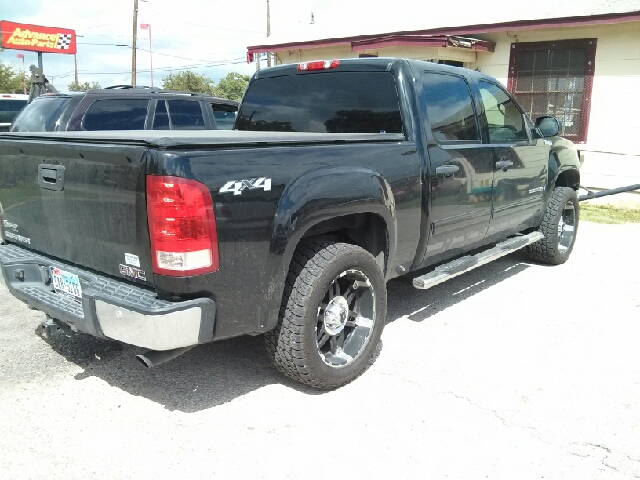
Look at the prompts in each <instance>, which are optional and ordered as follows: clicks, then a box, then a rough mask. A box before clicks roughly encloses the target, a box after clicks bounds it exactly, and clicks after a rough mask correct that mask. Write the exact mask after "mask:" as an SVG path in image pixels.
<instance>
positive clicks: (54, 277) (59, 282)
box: [51, 267, 82, 300]
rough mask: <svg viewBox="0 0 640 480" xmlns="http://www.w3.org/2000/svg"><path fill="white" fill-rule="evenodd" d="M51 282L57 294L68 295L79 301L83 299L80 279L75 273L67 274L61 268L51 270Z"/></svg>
mask: <svg viewBox="0 0 640 480" xmlns="http://www.w3.org/2000/svg"><path fill="white" fill-rule="evenodd" d="M51 281H52V282H53V288H54V290H55V291H56V292H58V293H62V294H64V295H68V296H70V297H73V298H75V299H77V300H80V299H81V298H82V287H81V286H80V279H79V278H78V276H77V275H74V274H73V273H69V272H65V271H64V270H60V269H59V268H55V267H52V268H51Z"/></svg>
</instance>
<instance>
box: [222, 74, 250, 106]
mask: <svg viewBox="0 0 640 480" xmlns="http://www.w3.org/2000/svg"><path fill="white" fill-rule="evenodd" d="M247 83H249V75H240V74H239V73H238V72H231V73H229V74H227V76H226V77H224V78H223V79H221V80H220V81H219V82H218V84H217V85H216V86H215V88H214V89H213V93H214V95H215V96H216V97H221V98H227V99H229V100H237V101H240V100H241V99H242V95H244V91H245V89H246V88H247Z"/></svg>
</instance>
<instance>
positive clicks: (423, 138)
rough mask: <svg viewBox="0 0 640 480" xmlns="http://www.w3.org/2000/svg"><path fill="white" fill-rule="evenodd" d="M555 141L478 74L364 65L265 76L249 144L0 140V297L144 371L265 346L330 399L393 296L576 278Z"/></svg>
mask: <svg viewBox="0 0 640 480" xmlns="http://www.w3.org/2000/svg"><path fill="white" fill-rule="evenodd" d="M560 128H561V127H560V124H559V122H558V121H557V120H556V119H555V118H553V117H549V116H545V117H541V118H538V119H537V120H536V122H535V123H532V122H531V121H530V120H529V118H527V116H526V115H525V114H524V113H523V111H522V109H521V108H520V106H519V105H518V104H517V103H516V102H515V101H514V99H513V98H512V97H511V96H510V95H509V93H508V92H507V91H506V90H505V89H504V87H503V86H502V85H501V84H500V83H499V82H498V81H496V80H495V79H493V78H491V77H488V76H486V75H483V74H482V73H479V72H473V71H469V70H465V69H461V68H456V67H448V66H444V65H436V64H433V63H428V62H421V61H414V60H403V59H378V58H375V59H371V58H368V59H357V60H356V59H354V60H334V61H318V62H307V63H301V64H298V65H284V66H278V67H274V68H269V69H265V70H261V71H260V72H258V73H256V74H255V75H254V76H253V78H252V79H251V81H250V83H249V85H248V87H247V91H246V92H245V96H244V99H243V101H242V103H241V105H240V110H239V112H238V117H237V120H236V125H235V130H234V131H202V132H184V131H183V132H160V131H109V132H58V133H8V134H3V135H0V204H1V205H0V216H1V223H2V242H3V244H2V245H0V267H1V270H2V276H1V278H2V280H3V281H4V282H5V284H6V286H7V288H8V290H9V291H10V292H11V293H12V294H13V295H15V296H16V297H17V298H19V299H21V300H23V301H25V302H26V303H27V304H28V305H30V306H31V307H33V308H36V309H38V310H41V311H42V312H44V313H45V314H46V315H47V317H48V319H49V320H48V321H49V322H53V324H55V325H57V326H58V328H64V329H67V330H68V329H71V330H73V331H77V332H84V333H87V334H91V335H95V336H98V337H102V338H109V339H115V340H118V341H121V342H125V343H128V344H133V345H137V346H140V347H144V348H146V349H149V351H148V352H146V353H144V354H141V355H139V359H140V360H141V361H142V362H143V363H145V364H146V365H147V366H153V365H155V364H158V363H161V362H163V361H166V360H168V359H171V358H174V357H176V356H177V355H179V354H181V353H182V352H184V351H186V350H187V349H189V348H192V347H193V346H195V345H197V344H200V343H205V342H210V341H214V340H220V339H225V338H230V337H234V336H238V335H247V334H248V335H259V334H263V335H264V338H265V343H266V347H267V351H268V352H269V354H270V356H271V357H272V359H273V360H274V362H275V364H276V365H277V367H278V368H279V369H280V370H281V371H282V372H283V373H285V374H286V375H288V376H289V377H291V378H293V379H295V380H298V381H300V382H303V383H305V384H307V385H311V386H313V387H317V388H324V389H327V388H336V387H339V386H341V385H343V384H345V383H347V382H349V381H351V380H353V379H354V378H356V377H357V376H358V375H359V374H360V373H361V372H362V371H363V370H364V369H365V368H366V366H367V365H368V363H369V362H370V361H371V359H372V357H373V355H374V352H375V349H376V346H377V344H378V342H379V339H380V336H381V334H382V330H383V327H384V324H385V316H386V307H387V296H386V282H387V281H388V280H389V279H392V278H394V277H397V276H399V275H403V274H406V273H409V272H416V271H418V270H420V271H419V272H416V273H413V274H412V276H414V277H415V278H414V279H413V284H414V286H415V287H416V288H420V289H426V288H429V287H431V286H433V285H436V284H438V283H440V282H442V281H445V280H447V279H449V278H452V277H454V276H456V275H459V274H461V273H464V272H466V271H468V270H470V269H472V268H475V267H477V266H479V265H482V264H484V263H486V262H489V261H491V260H493V259H495V258H498V257H500V256H502V255H505V254H508V253H510V252H513V251H514V250H517V249H519V248H526V249H527V251H528V252H529V255H530V256H531V258H532V259H534V260H537V261H540V262H544V263H548V264H560V263H563V262H565V261H566V260H567V259H568V257H569V255H570V253H571V250H572V248H573V245H574V242H575V238H576V232H577V227H578V220H579V204H578V200H577V197H576V190H577V189H578V187H579V184H580V173H579V162H578V156H577V153H576V150H575V148H574V146H573V144H572V143H571V142H569V141H567V140H565V139H563V138H561V137H560V136H559V133H560Z"/></svg>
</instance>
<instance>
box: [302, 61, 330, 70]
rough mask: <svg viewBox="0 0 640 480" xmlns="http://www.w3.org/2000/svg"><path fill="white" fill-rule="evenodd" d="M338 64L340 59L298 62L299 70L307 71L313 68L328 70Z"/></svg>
mask: <svg viewBox="0 0 640 480" xmlns="http://www.w3.org/2000/svg"><path fill="white" fill-rule="evenodd" d="M338 65H340V60H318V61H315V62H304V63H299V64H298V71H299V72H307V71H313V70H329V69H330V68H336V67H337V66H338Z"/></svg>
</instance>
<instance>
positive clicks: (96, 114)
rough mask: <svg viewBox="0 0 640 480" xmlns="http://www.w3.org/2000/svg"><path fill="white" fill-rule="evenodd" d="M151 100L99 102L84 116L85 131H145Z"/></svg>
mask: <svg viewBox="0 0 640 480" xmlns="http://www.w3.org/2000/svg"><path fill="white" fill-rule="evenodd" d="M148 104H149V100H136V99H132V98H118V99H107V100H97V101H96V102H94V103H93V104H91V106H90V107H89V109H88V110H87V113H85V115H84V121H83V122H82V126H83V127H84V129H85V130H144V124H145V120H146V119H147V106H148Z"/></svg>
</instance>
